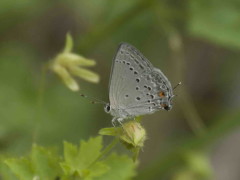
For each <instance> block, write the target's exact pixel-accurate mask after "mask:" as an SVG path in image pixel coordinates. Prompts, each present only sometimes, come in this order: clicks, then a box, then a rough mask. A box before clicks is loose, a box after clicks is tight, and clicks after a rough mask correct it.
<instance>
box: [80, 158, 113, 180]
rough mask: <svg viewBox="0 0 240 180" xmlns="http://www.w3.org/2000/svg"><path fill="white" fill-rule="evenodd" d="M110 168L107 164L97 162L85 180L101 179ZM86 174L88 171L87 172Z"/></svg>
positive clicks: (89, 170)
mask: <svg viewBox="0 0 240 180" xmlns="http://www.w3.org/2000/svg"><path fill="white" fill-rule="evenodd" d="M109 169H110V167H108V166H107V165H106V164H104V163H102V162H96V163H94V165H92V166H90V168H89V169H88V173H87V174H86V175H87V176H86V177H85V178H84V180H92V179H94V178H95V177H100V176H101V175H103V174H105V173H106V172H107V171H108V170H109ZM85 172H86V171H85Z"/></svg>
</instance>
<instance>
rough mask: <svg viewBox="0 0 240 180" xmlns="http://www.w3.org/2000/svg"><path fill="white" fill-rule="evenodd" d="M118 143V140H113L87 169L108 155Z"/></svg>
mask: <svg viewBox="0 0 240 180" xmlns="http://www.w3.org/2000/svg"><path fill="white" fill-rule="evenodd" d="M118 142H119V139H118V138H114V139H113V140H112V142H111V143H110V144H109V145H108V146H107V147H106V148H105V149H104V150H103V151H102V153H101V154H100V155H99V156H98V157H97V159H95V161H93V162H92V163H91V164H90V165H89V167H91V166H93V165H94V164H95V163H96V162H98V161H99V160H100V159H101V158H102V157H103V156H105V155H106V154H107V153H109V152H110V151H111V150H112V149H113V148H114V147H115V146H116V145H117V143H118Z"/></svg>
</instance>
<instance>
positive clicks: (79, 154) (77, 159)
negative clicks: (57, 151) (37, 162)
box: [61, 136, 108, 178]
mask: <svg viewBox="0 0 240 180" xmlns="http://www.w3.org/2000/svg"><path fill="white" fill-rule="evenodd" d="M101 149H102V137H101V136H98V137H96V138H90V139H89V140H88V141H87V142H85V141H81V143H80V148H79V150H78V148H77V147H76V146H74V145H72V144H71V143H67V142H65V143H64V160H65V161H64V162H63V163H61V166H62V168H63V170H64V172H65V173H66V174H70V175H71V174H74V173H76V172H77V173H78V174H79V175H80V176H81V177H85V178H87V177H88V178H91V176H92V177H94V176H95V175H96V174H97V175H99V173H100V174H101V173H104V172H106V171H107V169H108V168H107V166H105V165H104V164H97V163H96V164H93V166H92V163H93V162H95V160H96V159H97V158H98V157H99V156H100V154H101Z"/></svg>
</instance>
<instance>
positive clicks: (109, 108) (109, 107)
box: [104, 103, 111, 113]
mask: <svg viewBox="0 0 240 180" xmlns="http://www.w3.org/2000/svg"><path fill="white" fill-rule="evenodd" d="M104 111H105V112H106V113H110V111H111V106H110V104H109V103H107V104H106V105H105V107H104Z"/></svg>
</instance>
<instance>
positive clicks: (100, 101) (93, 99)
mask: <svg viewBox="0 0 240 180" xmlns="http://www.w3.org/2000/svg"><path fill="white" fill-rule="evenodd" d="M80 96H82V97H84V98H88V99H90V100H91V103H92V104H104V105H106V104H107V103H106V102H104V101H102V100H99V99H97V98H94V97H91V96H86V95H85V94H80Z"/></svg>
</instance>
